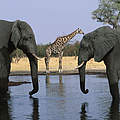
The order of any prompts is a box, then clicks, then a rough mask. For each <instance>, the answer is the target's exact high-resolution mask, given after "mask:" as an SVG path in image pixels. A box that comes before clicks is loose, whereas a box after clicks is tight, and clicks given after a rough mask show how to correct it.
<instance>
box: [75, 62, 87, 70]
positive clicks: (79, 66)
mask: <svg viewBox="0 0 120 120" xmlns="http://www.w3.org/2000/svg"><path fill="white" fill-rule="evenodd" d="M84 63H85V62H84V61H83V62H82V63H81V64H80V65H78V66H77V67H76V68H75V69H79V68H81V67H82V66H83V64H84Z"/></svg>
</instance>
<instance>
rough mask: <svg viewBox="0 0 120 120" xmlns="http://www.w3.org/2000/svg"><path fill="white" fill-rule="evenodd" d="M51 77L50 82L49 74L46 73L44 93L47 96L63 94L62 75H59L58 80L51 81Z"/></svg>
mask: <svg viewBox="0 0 120 120" xmlns="http://www.w3.org/2000/svg"><path fill="white" fill-rule="evenodd" d="M52 81H53V80H52V79H51V83H50V76H49V75H46V88H47V89H46V95H47V96H51V95H52V96H53V95H55V96H64V93H65V91H64V85H63V83H62V75H59V82H52Z"/></svg>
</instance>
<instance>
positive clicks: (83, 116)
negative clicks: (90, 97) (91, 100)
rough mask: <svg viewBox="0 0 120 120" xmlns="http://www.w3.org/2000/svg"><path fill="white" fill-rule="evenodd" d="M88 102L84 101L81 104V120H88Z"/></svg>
mask: <svg viewBox="0 0 120 120" xmlns="http://www.w3.org/2000/svg"><path fill="white" fill-rule="evenodd" d="M87 108H88V103H83V104H82V106H81V112H80V120H87V117H88V116H87V110H86V109H87Z"/></svg>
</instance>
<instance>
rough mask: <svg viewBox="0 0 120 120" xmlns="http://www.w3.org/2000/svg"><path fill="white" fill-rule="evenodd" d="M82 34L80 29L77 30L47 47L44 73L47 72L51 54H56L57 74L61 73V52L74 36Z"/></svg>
mask: <svg viewBox="0 0 120 120" xmlns="http://www.w3.org/2000/svg"><path fill="white" fill-rule="evenodd" d="M78 33H79V34H84V33H83V32H82V30H81V29H79V28H78V29H77V30H75V31H74V32H72V33H71V34H69V35H66V36H62V37H58V38H57V39H56V40H55V41H54V42H53V43H52V44H50V45H49V46H48V48H47V49H46V57H45V64H46V72H47V73H48V72H49V62H50V56H51V55H52V54H55V55H56V54H58V56H59V72H61V71H62V56H63V50H64V47H65V45H66V43H67V42H68V41H69V40H71V39H72V38H73V37H74V36H75V35H76V34H78Z"/></svg>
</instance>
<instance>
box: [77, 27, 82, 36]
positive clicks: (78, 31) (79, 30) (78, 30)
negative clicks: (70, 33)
mask: <svg viewBox="0 0 120 120" xmlns="http://www.w3.org/2000/svg"><path fill="white" fill-rule="evenodd" d="M76 32H77V33H79V34H83V35H84V32H83V31H82V30H81V29H80V28H78V29H77V30H76Z"/></svg>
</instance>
